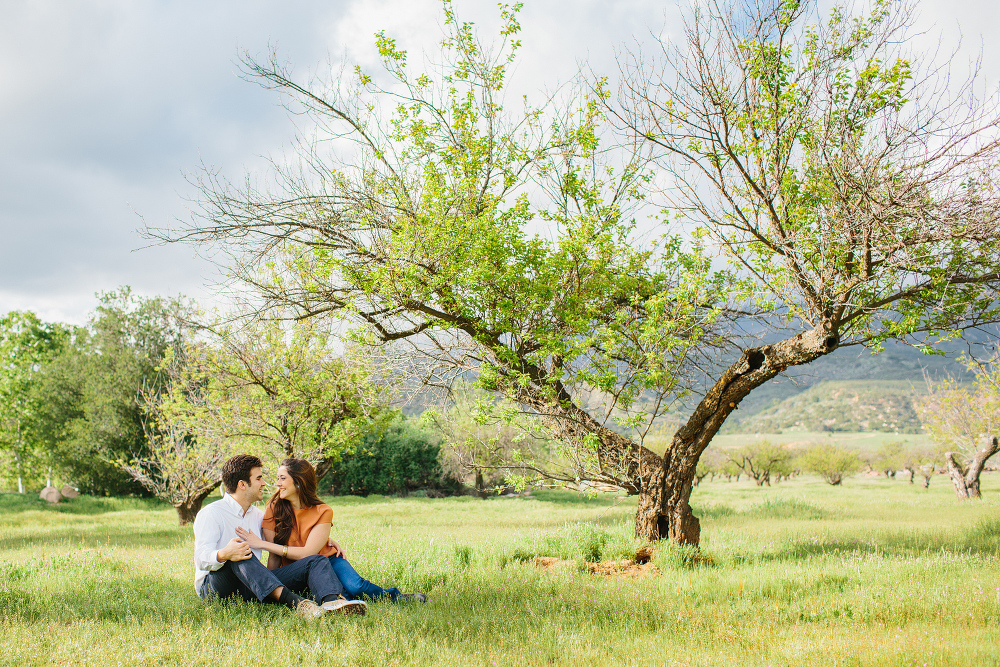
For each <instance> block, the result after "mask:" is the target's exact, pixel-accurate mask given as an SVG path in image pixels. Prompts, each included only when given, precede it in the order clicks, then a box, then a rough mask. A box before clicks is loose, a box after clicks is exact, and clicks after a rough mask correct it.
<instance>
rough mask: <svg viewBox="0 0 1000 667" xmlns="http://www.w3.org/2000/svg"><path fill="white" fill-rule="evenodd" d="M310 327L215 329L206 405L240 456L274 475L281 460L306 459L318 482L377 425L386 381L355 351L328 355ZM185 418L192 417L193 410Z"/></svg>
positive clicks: (325, 342)
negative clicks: (258, 461)
mask: <svg viewBox="0 0 1000 667" xmlns="http://www.w3.org/2000/svg"><path fill="white" fill-rule="evenodd" d="M319 324H320V323H319V322H318V321H316V320H312V321H309V322H294V323H291V324H289V323H286V322H282V321H275V320H272V321H253V322H251V323H249V324H247V325H246V326H244V327H243V328H242V329H239V330H230V329H222V330H220V331H218V332H216V333H217V334H218V335H219V347H218V348H216V349H215V350H214V351H212V352H211V353H210V354H209V355H208V356H207V358H206V364H207V370H208V372H209V376H210V377H209V382H208V389H207V392H208V397H209V399H208V400H209V402H210V403H211V404H212V405H213V406H216V407H215V408H214V409H215V411H216V415H217V416H215V417H213V419H217V420H218V422H219V423H217V424H208V423H206V422H204V421H202V422H201V423H200V425H199V426H198V430H197V431H196V433H201V432H204V431H206V430H209V431H214V430H215V429H218V428H222V429H223V430H224V432H225V434H226V436H227V437H228V438H230V439H233V440H235V441H238V442H240V443H241V446H242V448H243V450H244V451H251V452H253V453H255V454H257V455H258V456H260V457H261V458H262V459H263V460H264V461H265V463H266V464H267V465H270V466H274V467H277V464H278V463H279V462H280V461H281V460H282V459H284V458H286V457H296V458H303V459H307V460H309V461H310V462H312V463H313V465H314V466H315V467H316V474H317V476H318V477H320V478H322V477H323V476H324V475H325V474H326V472H327V471H328V470H329V469H330V466H331V465H333V464H334V463H336V462H338V461H339V460H340V457H341V455H342V454H343V453H344V452H351V451H353V449H354V447H355V446H356V445H357V443H358V442H360V440H361V438H362V437H364V436H365V434H367V433H369V432H370V431H372V430H378V428H379V422H380V421H381V420H384V419H389V418H392V416H393V413H392V412H391V411H387V410H386V409H385V407H386V405H387V404H388V402H389V400H390V398H391V393H392V385H393V381H392V379H391V378H386V377H379V371H378V369H377V365H376V363H375V360H374V359H373V358H372V357H370V356H368V355H365V354H363V353H361V352H360V351H359V350H357V349H354V348H350V349H349V350H348V351H347V352H345V353H341V352H338V351H335V350H334V349H333V347H332V342H331V341H332V337H331V336H330V335H329V332H327V331H325V330H324V329H323V328H322V327H320V326H318V325H319ZM192 412H193V413H195V412H197V410H196V409H195V406H192Z"/></svg>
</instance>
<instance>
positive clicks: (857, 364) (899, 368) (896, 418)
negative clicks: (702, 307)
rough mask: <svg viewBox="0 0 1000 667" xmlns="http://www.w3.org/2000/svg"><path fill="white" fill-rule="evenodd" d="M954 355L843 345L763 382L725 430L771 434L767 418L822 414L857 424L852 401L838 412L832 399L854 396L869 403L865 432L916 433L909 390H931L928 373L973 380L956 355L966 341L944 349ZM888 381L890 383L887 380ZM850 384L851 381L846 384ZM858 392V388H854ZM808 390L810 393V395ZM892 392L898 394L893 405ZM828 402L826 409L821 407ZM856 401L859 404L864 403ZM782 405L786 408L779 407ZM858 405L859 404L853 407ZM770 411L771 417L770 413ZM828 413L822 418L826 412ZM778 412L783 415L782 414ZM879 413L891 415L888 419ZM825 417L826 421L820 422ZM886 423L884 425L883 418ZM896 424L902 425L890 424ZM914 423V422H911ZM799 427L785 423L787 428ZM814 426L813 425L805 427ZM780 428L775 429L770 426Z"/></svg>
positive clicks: (783, 419)
mask: <svg viewBox="0 0 1000 667" xmlns="http://www.w3.org/2000/svg"><path fill="white" fill-rule="evenodd" d="M943 349H944V350H945V351H946V352H947V353H948V356H944V357H942V356H939V355H926V354H923V353H921V352H920V351H919V350H917V349H915V348H912V347H909V346H907V345H900V344H891V343H890V344H887V345H886V349H885V350H884V351H882V352H881V353H879V354H872V353H871V352H869V351H868V350H866V349H864V348H861V347H848V348H841V349H839V350H837V351H836V352H834V353H833V354H830V355H827V356H825V357H821V358H819V359H817V360H816V361H814V362H812V363H811V364H807V365H805V366H798V367H795V368H790V369H789V370H788V372H787V373H786V375H785V376H784V377H777V378H775V379H774V380H771V381H770V382H768V383H767V384H765V385H763V386H761V387H758V388H757V389H756V390H754V391H753V392H752V393H751V394H750V396H748V397H747V398H746V399H745V400H744V401H743V402H742V403H740V409H739V410H737V411H736V412H734V413H733V414H732V415H730V417H729V419H728V420H726V424H725V425H724V426H723V430H722V433H766V432H769V431H767V430H764V429H762V426H763V424H764V422H763V421H760V420H764V419H766V420H767V423H768V424H777V423H782V424H785V423H789V422H791V423H794V422H796V421H802V422H803V423H805V422H809V423H810V424H813V425H815V424H819V423H822V419H826V420H831V419H832V420H834V421H833V422H831V425H835V424H848V423H852V419H850V418H849V417H850V410H848V407H849V406H848V404H847V403H844V407H843V409H840V410H839V412H838V413H837V414H838V415H839V416H835V415H834V414H833V413H834V412H837V410H835V409H834V408H832V407H831V406H832V404H835V403H838V402H843V401H845V400H847V398H848V397H849V398H850V400H851V401H853V400H854V397H855V396H857V397H858V398H857V401H858V402H859V403H861V404H863V406H862V407H860V408H858V409H860V410H861V411H862V412H861V414H863V415H864V416H863V417H861V418H860V421H859V420H857V419H855V420H853V423H860V422H865V423H867V424H869V427H868V428H864V429H857V430H863V431H868V430H871V431H879V430H886V431H888V432H896V431H897V430H898V432H900V433H915V432H918V431H914V430H904V429H911V428H913V426H912V424H913V422H914V420H916V413H915V412H913V409H912V404H911V402H910V400H909V399H908V398H905V396H906V395H908V392H913V391H916V392H917V393H922V392H923V391H926V388H925V387H926V380H925V377H926V378H930V379H931V380H932V381H933V380H940V379H943V378H945V377H949V376H950V377H954V378H956V379H958V380H967V379H970V373H969V371H968V369H966V367H965V366H964V365H963V364H962V363H961V362H960V361H958V360H957V359H956V358H957V357H958V356H959V355H960V354H961V353H962V352H965V351H966V349H967V348H966V346H965V344H964V343H953V344H951V345H947V346H944V348H943ZM841 383H849V385H850V390H851V391H850V392H848V393H836V392H834V387H833V386H831V387H828V388H827V389H824V390H821V391H819V392H818V393H810V390H811V389H812V388H813V387H818V386H819V385H822V384H831V385H839V384H841ZM885 383H888V384H885ZM846 386H847V385H845V387H846ZM866 387H867V388H870V389H871V391H868V390H867V389H866ZM876 387H879V388H881V389H883V390H885V391H887V392H888V395H887V396H886V397H885V399H884V400H882V399H879V397H878V396H877V392H878V390H876V389H875V388H876ZM851 392H854V393H851ZM806 394H808V396H806ZM799 396H802V397H803V399H804V400H803V401H799V402H792V403H788V404H787V405H786V404H785V403H786V402H787V401H788V400H789V399H793V398H794V397H799ZM889 396H891V397H893V398H892V406H890V400H889ZM809 403H816V405H814V406H812V407H811V408H810V410H808V411H807V412H805V413H803V414H801V415H800V416H798V417H794V418H793V416H792V415H793V414H794V413H797V412H799V411H800V410H803V409H805V408H806V407H807V406H808V404H809ZM819 404H823V406H824V407H823V408H820V407H819ZM851 405H853V406H855V407H857V406H858V403H852V404H851ZM779 406H782V407H780V409H779ZM852 409H853V408H852ZM765 412H767V417H765V416H764V413H765ZM821 413H822V414H825V416H824V417H822V418H820V414H821ZM778 414H781V415H783V416H782V417H780V418H779V417H777V415H778ZM879 415H883V416H886V417H890V418H888V419H882V418H881V417H880V416H879ZM817 420H820V421H817ZM883 421H884V422H885V424H886V425H885V426H882V422H883ZM893 423H896V424H897V426H896V427H891V426H889V425H891V424H893ZM907 424H909V426H907ZM789 428H793V427H792V426H791V425H788V426H784V427H783V428H782V429H781V430H785V429H789ZM803 430H813V429H811V428H810V429H803ZM815 430H839V431H843V430H851V429H848V428H839V427H837V428H826V429H819V428H817V429H815ZM770 432H774V431H770Z"/></svg>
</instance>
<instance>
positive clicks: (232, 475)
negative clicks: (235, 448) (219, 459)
mask: <svg viewBox="0 0 1000 667" xmlns="http://www.w3.org/2000/svg"><path fill="white" fill-rule="evenodd" d="M263 467H264V464H263V463H261V461H260V459H259V458H257V457H256V456H254V455H252V454H237V455H236V456H234V457H232V458H231V459H229V460H228V461H226V462H225V463H224V464H222V485H223V486H225V487H226V492H227V493H236V486H237V485H238V484H239V483H240V480H243V481H244V482H246V483H247V484H249V483H250V471H251V470H253V469H254V468H263Z"/></svg>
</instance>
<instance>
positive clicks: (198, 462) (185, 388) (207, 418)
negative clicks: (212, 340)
mask: <svg viewBox="0 0 1000 667" xmlns="http://www.w3.org/2000/svg"><path fill="white" fill-rule="evenodd" d="M206 351H207V350H206V348H205V347H204V346H197V345H194V344H191V343H186V344H184V345H183V346H181V347H178V348H172V349H170V350H168V352H167V355H166V357H165V359H164V363H163V366H162V367H161V371H162V372H163V373H164V375H165V376H166V378H167V381H166V384H165V385H164V386H163V387H162V388H160V389H159V390H149V389H147V390H145V391H143V392H142V403H143V408H144V410H145V414H146V421H145V423H144V431H145V434H146V440H147V443H148V449H147V451H146V452H145V453H144V454H143V455H142V456H136V457H133V458H131V459H129V460H123V461H121V462H120V463H119V465H120V466H121V468H122V470H124V471H125V472H127V473H128V474H129V475H131V476H132V478H133V479H135V480H136V481H138V482H139V483H140V484H142V485H143V486H144V487H146V488H147V489H149V490H150V491H151V492H152V493H153V494H155V495H156V497H157V498H161V499H163V500H166V501H167V502H169V503H170V504H171V505H173V506H174V509H176V510H177V522H178V524H180V525H182V526H183V525H185V524H187V523H190V522H192V521H194V518H195V516H196V515H197V514H198V511H199V510H200V509H201V506H202V503H203V502H204V501H205V499H206V498H207V497H208V496H209V495H210V494H211V493H212V492H213V491H215V490H216V489H217V488H219V485H220V484H221V483H222V464H223V463H224V462H225V461H226V459H227V458H228V457H229V456H230V455H231V454H233V453H235V452H234V450H233V447H232V444H231V443H230V441H229V439H228V438H226V437H225V435H224V434H223V433H221V432H220V430H219V428H218V426H219V425H220V422H221V420H220V418H219V417H220V415H219V411H218V406H216V405H213V404H212V403H211V398H210V396H209V392H208V391H207V389H208V387H209V384H210V383H211V380H212V378H211V375H210V372H209V370H208V368H207V366H206V363H205V361H206Z"/></svg>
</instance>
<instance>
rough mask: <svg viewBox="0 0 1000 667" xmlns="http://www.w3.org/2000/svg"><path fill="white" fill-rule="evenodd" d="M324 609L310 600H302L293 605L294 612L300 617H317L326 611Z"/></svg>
mask: <svg viewBox="0 0 1000 667" xmlns="http://www.w3.org/2000/svg"><path fill="white" fill-rule="evenodd" d="M326 611H327V610H326V609H324V608H323V607H320V606H319V605H318V604H316V603H315V602H313V601H312V600H303V601H302V602H300V603H298V604H297V605H295V613H296V614H298V615H299V616H301V617H302V618H308V619H314V618H319V617H320V616H322V615H323V614H325V613H326Z"/></svg>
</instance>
